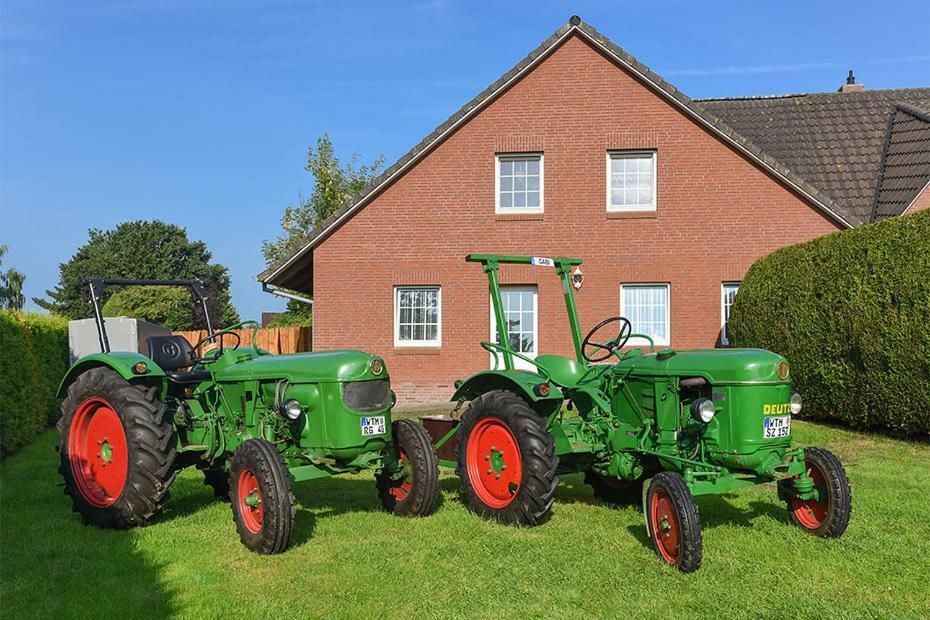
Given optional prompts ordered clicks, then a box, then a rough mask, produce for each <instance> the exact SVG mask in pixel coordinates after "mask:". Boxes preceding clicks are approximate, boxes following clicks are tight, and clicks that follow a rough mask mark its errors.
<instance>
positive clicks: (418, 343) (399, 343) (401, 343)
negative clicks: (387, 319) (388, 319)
mask: <svg viewBox="0 0 930 620" xmlns="http://www.w3.org/2000/svg"><path fill="white" fill-rule="evenodd" d="M424 290H429V291H436V308H437V313H436V339H435V340H401V339H400V293H401V291H424ZM394 346H395V347H440V346H442V287H441V286H434V285H425V284H424V285H419V286H418V285H403V286H395V287H394Z"/></svg>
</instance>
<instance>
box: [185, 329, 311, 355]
mask: <svg viewBox="0 0 930 620" xmlns="http://www.w3.org/2000/svg"><path fill="white" fill-rule="evenodd" d="M174 333H175V335H178V336H184V337H185V338H187V340H188V342H190V343H191V344H196V343H197V342H200V340H201V339H202V338H206V336H207V330H205V329H201V330H197V331H192V332H174ZM234 333H237V334H239V337H240V338H242V346H244V347H248V346H251V343H252V341H251V337H252V330H251V329H237V330H235V332H234ZM255 342H256V344H258V346H259V348H261V349H265V350H266V351H270V352H271V353H273V354H275V355H278V354H281V353H300V352H302V351H309V350H310V328H309V327H265V328H262V329H260V330H258V333H256V334H255ZM223 343H224V346H227V347H228V346H232V345H234V344H236V338H235V336H225V337H224V338H223ZM213 346H214V345H213V343H207V347H208V348H212V347H213ZM201 353H203V352H202V351H197V354H198V355H200V354H201Z"/></svg>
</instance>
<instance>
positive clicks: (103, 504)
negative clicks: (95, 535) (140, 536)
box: [57, 367, 176, 529]
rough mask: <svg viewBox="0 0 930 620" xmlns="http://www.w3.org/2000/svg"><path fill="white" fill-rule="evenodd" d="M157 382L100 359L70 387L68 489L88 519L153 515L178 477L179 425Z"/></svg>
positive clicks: (106, 523) (63, 439) (63, 427)
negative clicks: (132, 378) (134, 379)
mask: <svg viewBox="0 0 930 620" xmlns="http://www.w3.org/2000/svg"><path fill="white" fill-rule="evenodd" d="M166 409H167V407H166V406H165V403H163V402H161V401H160V400H159V399H158V395H157V389H156V388H155V387H154V386H150V387H145V386H140V385H133V384H131V383H129V382H128V381H126V380H125V379H123V378H122V377H121V376H120V375H119V374H117V373H116V372H114V371H113V370H111V369H109V368H105V367H97V368H92V369H90V370H88V371H87V372H84V373H82V374H81V375H79V376H78V377H77V379H76V380H75V381H74V383H72V384H71V385H70V386H69V387H68V395H67V397H66V398H65V400H64V402H62V404H61V412H62V416H61V419H60V420H59V421H58V424H57V427H58V434H59V439H60V441H59V444H58V447H57V450H58V454H59V459H60V464H59V466H58V472H59V473H60V474H61V476H62V477H63V478H64V481H65V494H66V495H68V496H70V497H71V500H72V502H73V509H74V511H75V512H77V513H79V514H80V515H81V517H82V518H83V519H84V521H85V522H87V523H93V524H94V525H97V526H100V527H106V528H117V529H125V528H130V527H135V526H139V525H145V524H147V523H149V522H150V521H151V520H152V518H153V517H154V516H155V515H157V514H158V513H159V512H160V511H161V510H162V508H163V507H164V505H165V503H166V502H167V501H168V488H169V487H170V486H171V483H172V482H173V481H174V476H175V473H176V471H175V469H174V459H175V456H176V452H175V449H174V445H173V438H174V427H173V426H172V423H171V419H170V416H168V415H166Z"/></svg>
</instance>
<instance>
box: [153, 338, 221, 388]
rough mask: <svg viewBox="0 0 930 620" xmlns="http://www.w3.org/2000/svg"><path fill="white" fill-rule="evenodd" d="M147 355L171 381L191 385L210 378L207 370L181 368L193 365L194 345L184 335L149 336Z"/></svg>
mask: <svg viewBox="0 0 930 620" xmlns="http://www.w3.org/2000/svg"><path fill="white" fill-rule="evenodd" d="M145 344H146V346H147V347H148V350H149V357H150V358H152V361H153V362H155V363H156V364H157V365H158V367H159V368H161V369H162V370H163V371H165V376H166V377H168V380H169V381H171V382H172V383H177V384H181V385H193V384H196V383H200V382H201V381H206V380H208V379H209V378H210V371H208V370H182V369H184V368H190V367H191V366H193V365H194V359H195V355H194V347H192V346H191V343H189V342H188V341H187V338H185V337H184V336H149V337H148V338H146V340H145Z"/></svg>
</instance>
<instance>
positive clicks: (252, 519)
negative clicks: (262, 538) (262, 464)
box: [239, 469, 265, 534]
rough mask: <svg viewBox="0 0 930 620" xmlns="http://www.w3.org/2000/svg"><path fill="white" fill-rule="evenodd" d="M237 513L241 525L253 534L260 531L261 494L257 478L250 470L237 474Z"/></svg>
mask: <svg viewBox="0 0 930 620" xmlns="http://www.w3.org/2000/svg"><path fill="white" fill-rule="evenodd" d="M239 513H240V514H241V515H242V523H243V524H244V525H245V527H246V529H247V530H249V531H250V532H252V533H253V534H258V533H259V532H261V531H262V520H263V519H264V516H265V513H264V511H263V510H262V493H261V489H259V488H258V478H256V477H255V474H253V473H252V470H250V469H243V470H242V472H241V473H240V474H239Z"/></svg>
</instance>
